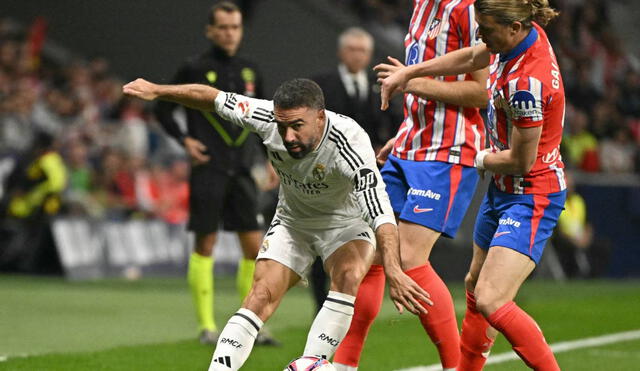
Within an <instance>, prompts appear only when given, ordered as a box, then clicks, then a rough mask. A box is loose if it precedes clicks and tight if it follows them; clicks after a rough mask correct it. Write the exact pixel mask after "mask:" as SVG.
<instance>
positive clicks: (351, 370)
mask: <svg viewBox="0 0 640 371" xmlns="http://www.w3.org/2000/svg"><path fill="white" fill-rule="evenodd" d="M333 368H335V369H336V371H358V368H357V367H353V366H347V365H343V364H342V363H335V362H333Z"/></svg>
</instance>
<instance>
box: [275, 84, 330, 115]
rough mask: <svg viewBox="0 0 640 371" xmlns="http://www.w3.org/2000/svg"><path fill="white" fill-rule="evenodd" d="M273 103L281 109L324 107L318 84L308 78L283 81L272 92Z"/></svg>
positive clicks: (322, 95)
mask: <svg viewBox="0 0 640 371" xmlns="http://www.w3.org/2000/svg"><path fill="white" fill-rule="evenodd" d="M273 105H274V106H276V107H278V108H281V109H291V108H299V107H309V108H315V109H324V94H323V93H322V89H320V86H319V85H318V84H316V83H315V82H314V81H311V80H309V79H293V80H289V81H285V82H283V83H282V84H281V85H280V86H279V87H278V89H276V92H275V93H274V94H273Z"/></svg>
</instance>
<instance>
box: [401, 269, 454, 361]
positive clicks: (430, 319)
mask: <svg viewBox="0 0 640 371" xmlns="http://www.w3.org/2000/svg"><path fill="white" fill-rule="evenodd" d="M405 273H406V274H407V275H408V276H409V277H411V278H413V280H414V281H416V283H417V284H418V285H420V287H422V288H423V289H425V290H426V291H427V292H428V293H429V295H430V296H431V300H432V301H433V305H432V306H428V305H427V306H425V308H427V310H428V311H429V313H427V314H422V315H420V322H421V323H422V327H424V329H425V330H426V331H427V334H429V337H430V338H431V341H433V343H434V344H435V345H436V347H437V348H438V353H439V354H440V362H441V363H442V368H444V369H449V368H456V367H457V366H458V363H459V361H460V335H459V334H458V323H457V322H456V313H455V310H454V308H453V299H452V298H451V293H449V290H448V289H447V286H446V285H445V284H444V282H443V281H442V279H441V278H440V276H438V274H437V273H436V271H434V270H433V268H432V267H431V264H430V263H427V264H425V265H421V266H419V267H415V268H411V269H409V270H408V271H406V272H405Z"/></svg>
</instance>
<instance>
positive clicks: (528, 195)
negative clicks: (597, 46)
mask: <svg viewBox="0 0 640 371" xmlns="http://www.w3.org/2000/svg"><path fill="white" fill-rule="evenodd" d="M475 6H476V9H477V12H478V15H477V21H478V23H479V33H480V35H481V37H482V41H483V42H484V44H479V45H477V46H474V47H470V48H465V49H462V50H459V51H457V52H454V53H450V54H449V55H446V56H444V57H441V58H437V59H434V60H431V61H427V62H424V63H421V64H419V65H415V66H410V67H407V68H403V69H400V70H398V71H395V73H393V74H392V75H391V76H389V77H387V78H386V79H385V80H384V81H383V84H382V100H383V104H384V102H385V101H386V100H387V99H388V97H389V95H390V94H391V93H392V92H394V91H395V90H396V89H398V88H400V89H401V88H402V87H403V86H405V85H406V84H407V81H409V80H410V79H411V78H415V77H417V76H438V75H449V74H457V73H463V72H468V71H473V70H477V69H478V68H485V67H486V66H490V78H489V80H488V84H487V86H488V87H489V98H490V104H489V107H488V119H489V120H488V123H487V129H488V130H487V132H488V133H489V138H490V142H491V148H490V149H487V150H484V151H481V152H479V153H478V154H477V155H476V159H475V163H476V166H477V167H478V169H479V170H481V171H482V170H487V171H490V172H492V173H494V176H493V182H492V183H491V185H490V187H489V191H488V193H487V195H486V196H485V198H484V201H483V203H482V206H481V208H480V211H479V213H478V217H477V220H476V227H475V232H474V247H473V260H472V262H471V268H470V269H469V273H468V275H467V277H466V279H465V285H466V288H467V312H466V314H465V318H464V322H463V325H462V341H461V343H462V348H461V349H462V362H461V364H460V367H459V370H465V371H467V370H481V369H482V367H483V364H484V361H485V358H484V357H483V354H482V353H486V352H487V351H488V350H489V349H490V347H491V344H492V342H493V338H494V337H495V331H491V330H490V328H491V327H493V328H494V329H496V330H498V331H500V332H501V333H503V334H504V335H505V337H506V338H507V340H509V342H510V343H511V345H512V346H513V349H514V350H515V351H516V353H517V354H518V355H519V356H520V357H521V358H522V359H523V360H524V362H525V363H526V364H527V365H528V366H529V367H531V368H533V369H535V370H550V371H551V370H553V371H555V370H560V368H559V366H558V363H557V361H556V359H555V357H554V355H553V353H552V351H551V349H550V348H549V346H548V345H547V343H546V341H545V339H544V336H543V335H542V331H541V330H540V328H539V327H538V325H537V324H536V322H535V321H534V320H533V319H532V318H531V317H530V316H529V315H528V314H527V313H525V312H524V311H523V310H522V309H520V308H519V307H518V306H517V305H516V303H515V302H514V301H513V300H514V298H515V296H516V294H517V292H518V290H519V289H520V286H521V285H522V283H523V282H524V280H525V279H526V278H527V277H528V276H529V274H531V272H532V271H533V269H534V268H535V266H536V264H537V263H538V262H539V261H540V257H541V255H542V251H543V249H544V246H545V243H546V241H547V239H548V238H549V237H550V236H551V233H552V231H553V228H554V227H555V225H556V222H557V220H558V217H559V215H560V212H561V211H562V209H563V206H564V201H565V198H566V181H565V176H564V170H563V168H564V165H563V163H562V158H561V157H560V154H559V152H560V151H559V148H560V141H561V139H562V127H563V123H564V109H565V97H564V87H563V84H562V77H561V76H560V70H559V68H558V62H557V60H556V57H555V55H554V52H553V48H552V47H551V44H550V43H549V40H548V38H547V35H546V34H545V32H544V30H543V29H542V27H541V25H542V26H544V25H546V24H547V23H548V22H549V21H550V20H551V19H553V18H554V17H556V16H557V12H556V11H555V10H553V9H551V8H550V7H549V4H548V2H547V0H477V1H476V2H475ZM432 297H433V295H432ZM435 301H436V299H435V298H434V302H435ZM436 305H437V302H436Z"/></svg>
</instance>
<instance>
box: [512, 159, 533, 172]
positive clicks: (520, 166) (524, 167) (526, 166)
mask: <svg viewBox="0 0 640 371" xmlns="http://www.w3.org/2000/svg"><path fill="white" fill-rule="evenodd" d="M535 162H536V159H535V158H532V159H529V158H527V159H521V160H519V161H518V162H517V163H516V174H521V175H524V174H529V172H530V171H531V169H533V164H534V163H535Z"/></svg>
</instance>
